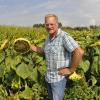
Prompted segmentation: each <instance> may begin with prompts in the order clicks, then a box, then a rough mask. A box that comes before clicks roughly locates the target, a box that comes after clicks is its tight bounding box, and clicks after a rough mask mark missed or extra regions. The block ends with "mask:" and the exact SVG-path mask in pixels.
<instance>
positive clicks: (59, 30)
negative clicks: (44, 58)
mask: <svg viewBox="0 0 100 100" xmlns="http://www.w3.org/2000/svg"><path fill="white" fill-rule="evenodd" d="M60 32H61V29H60V28H59V29H58V32H57V33H56V35H55V37H53V38H50V36H49V39H50V41H52V40H54V39H55V38H56V37H57V36H58V35H59V34H60Z"/></svg>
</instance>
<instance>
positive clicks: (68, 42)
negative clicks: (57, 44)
mask: <svg viewBox="0 0 100 100" xmlns="http://www.w3.org/2000/svg"><path fill="white" fill-rule="evenodd" d="M63 46H64V48H65V49H66V50H68V51H69V52H73V51H74V50H75V49H76V48H78V47H79V45H78V43H77V42H76V41H75V40H74V39H73V38H72V37H71V36H69V35H68V34H65V35H64V36H63Z"/></svg>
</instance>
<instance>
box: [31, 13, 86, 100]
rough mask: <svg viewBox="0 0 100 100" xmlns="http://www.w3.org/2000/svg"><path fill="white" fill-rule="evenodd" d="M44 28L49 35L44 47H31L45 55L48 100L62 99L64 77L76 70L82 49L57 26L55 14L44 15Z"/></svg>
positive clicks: (64, 84) (64, 83) (65, 79)
mask: <svg viewBox="0 0 100 100" xmlns="http://www.w3.org/2000/svg"><path fill="white" fill-rule="evenodd" d="M45 28H46V30H47V32H48V34H49V36H48V38H47V39H46V41H45V43H44V47H43V48H41V47H38V46H35V45H32V46H31V49H32V50H33V51H35V52H38V53H41V54H43V55H45V58H46V59H45V60H46V74H45V80H46V83H47V86H48V94H49V97H50V100H63V97H64V90H65V86H66V82H67V78H65V77H66V76H68V75H71V74H72V73H73V72H74V71H75V70H76V68H77V66H78V65H79V62H80V60H81V58H82V55H83V53H84V51H83V50H82V49H81V48H80V46H79V45H78V44H77V43H76V41H75V40H74V39H73V38H72V37H71V36H69V34H68V33H66V32H64V31H62V30H61V29H60V28H59V24H58V17H57V16H56V15H54V14H48V15H46V16H45Z"/></svg>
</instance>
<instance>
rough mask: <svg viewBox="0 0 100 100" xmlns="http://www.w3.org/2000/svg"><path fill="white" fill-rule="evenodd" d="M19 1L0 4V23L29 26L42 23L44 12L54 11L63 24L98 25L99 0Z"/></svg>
mask: <svg viewBox="0 0 100 100" xmlns="http://www.w3.org/2000/svg"><path fill="white" fill-rule="evenodd" d="M2 1H3V0H2ZM6 1H8V0H6ZM18 1H19V0H18ZM20 1H21V3H20V2H19V3H18V2H17V1H16V4H17V5H16V4H14V2H13V4H14V5H7V4H6V5H0V24H17V25H26V26H27V25H30V26H31V25H32V24H35V23H43V21H44V16H45V15H46V14H48V13H54V14H57V15H58V17H59V20H60V22H62V24H63V25H67V26H68V25H70V26H80V25H81V26H85V25H90V24H93V25H95V24H96V25H100V10H99V9H100V0H44V1H40V2H39V0H38V2H36V1H35V0H29V2H28V1H27V0H25V1H24V0H20ZM22 1H23V3H22ZM26 1H27V2H26ZM0 2H1V1H0Z"/></svg>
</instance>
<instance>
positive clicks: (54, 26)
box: [45, 17, 58, 35]
mask: <svg viewBox="0 0 100 100" xmlns="http://www.w3.org/2000/svg"><path fill="white" fill-rule="evenodd" d="M45 28H46V30H47V31H48V33H49V34H50V35H54V34H56V33H57V31H58V23H57V21H56V19H55V17H48V18H47V19H46V20H45Z"/></svg>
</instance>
